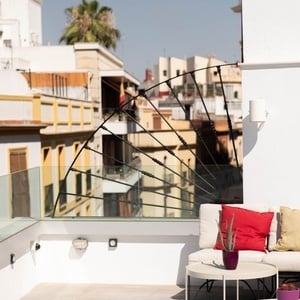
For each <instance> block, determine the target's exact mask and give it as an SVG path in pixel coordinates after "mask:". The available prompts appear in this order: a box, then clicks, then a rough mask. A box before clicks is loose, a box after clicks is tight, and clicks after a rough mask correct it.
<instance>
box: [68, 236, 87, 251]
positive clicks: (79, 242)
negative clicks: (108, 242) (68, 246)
mask: <svg viewBox="0 0 300 300" xmlns="http://www.w3.org/2000/svg"><path fill="white" fill-rule="evenodd" d="M72 245H73V247H74V248H75V249H78V250H85V249H86V248H87V246H88V240H87V239H85V238H81V237H79V238H76V239H74V240H73V241H72Z"/></svg>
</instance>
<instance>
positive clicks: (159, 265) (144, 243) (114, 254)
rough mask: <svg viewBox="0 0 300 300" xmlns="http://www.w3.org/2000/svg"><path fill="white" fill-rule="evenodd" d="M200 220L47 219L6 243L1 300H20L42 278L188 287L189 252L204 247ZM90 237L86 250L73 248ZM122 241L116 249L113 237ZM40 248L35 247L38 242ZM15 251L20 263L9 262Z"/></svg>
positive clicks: (1, 248) (0, 246)
mask: <svg viewBox="0 0 300 300" xmlns="http://www.w3.org/2000/svg"><path fill="white" fill-rule="evenodd" d="M198 234H199V221H198V220H194V221H189V222H182V221H180V222H176V221H174V222H143V226H137V223H136V222H122V221H121V222H99V221H92V220H91V221H90V222H87V221H70V220H68V221H65V222H64V221H58V220H56V221H53V220H49V221H41V222H39V223H37V224H35V225H33V226H31V227H30V228H28V229H26V230H24V231H22V232H19V233H18V234H16V235H15V236H14V237H12V238H10V239H8V240H6V241H2V242H1V243H0V253H1V256H0V282H1V299H9V300H19V299H20V298H21V297H22V296H23V295H24V294H26V293H28V292H29V290H30V289H31V288H32V287H34V286H35V285H37V284H38V283H41V282H49V283H50V282H52V283H54V282H55V283H99V284H131V285H142V284H147V285H149V284H150V285H151V284H153V285H175V284H180V285H184V280H185V266H186V264H187V262H188V254H189V253H192V252H194V251H196V250H198V249H199V246H198ZM79 236H80V237H84V238H86V239H87V240H88V247H87V249H86V250H85V251H81V250H76V249H74V248H73V247H72V240H73V239H74V238H78V237H79ZM110 237H114V238H117V239H118V246H117V248H115V249H111V248H109V247H108V239H109V238H110ZM35 241H37V242H39V243H40V245H41V248H40V250H38V251H34V249H33V247H32V245H33V242H35ZM10 253H14V254H15V256H16V263H15V264H14V265H13V266H11V265H10V264H9V259H10Z"/></svg>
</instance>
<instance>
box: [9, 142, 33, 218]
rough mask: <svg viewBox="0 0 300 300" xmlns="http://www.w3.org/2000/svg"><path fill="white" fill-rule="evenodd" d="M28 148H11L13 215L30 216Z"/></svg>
mask: <svg viewBox="0 0 300 300" xmlns="http://www.w3.org/2000/svg"><path fill="white" fill-rule="evenodd" d="M26 156H27V151H26V148H21V149H11V150H10V151H9V163H10V172H11V186H12V196H11V197H12V198H11V201H12V203H11V206H12V217H13V218H14V217H30V193H29V178H28V170H27V159H26Z"/></svg>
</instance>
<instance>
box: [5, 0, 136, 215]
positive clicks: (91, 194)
mask: <svg viewBox="0 0 300 300" xmlns="http://www.w3.org/2000/svg"><path fill="white" fill-rule="evenodd" d="M12 4H16V3H14V1H1V9H0V13H1V20H0V21H1V22H0V30H1V32H2V34H1V36H0V46H1V55H0V62H1V73H2V74H3V75H2V77H3V81H2V86H1V88H2V91H1V93H0V94H1V107H2V111H1V113H2V116H3V117H2V118H1V122H2V127H5V132H7V134H6V138H5V136H4V135H3V136H2V144H1V147H2V148H3V147H5V149H7V150H6V152H7V159H6V161H7V164H5V165H2V166H1V174H10V173H12V172H17V171H23V173H26V174H27V173H30V170H29V169H31V168H36V172H38V173H39V172H41V182H40V185H36V186H35V187H31V186H29V184H28V180H27V181H26V179H24V182H25V183H24V190H22V191H20V192H19V195H21V196H18V197H15V196H14V195H10V196H8V197H7V201H6V202H7V203H5V204H3V205H4V206H5V207H11V206H12V207H14V204H12V203H14V200H13V199H17V198H18V199H20V197H23V198H26V201H25V202H24V203H27V204H25V206H26V207H25V208H24V209H22V210H23V211H26V213H25V212H18V213H12V212H11V209H9V210H7V209H6V210H5V211H10V213H8V214H10V215H11V216H39V215H41V216H49V215H51V214H52V213H53V209H55V214H56V215H57V216H81V215H83V216H104V215H106V214H107V215H109V216H111V215H122V214H125V213H123V212H122V211H126V213H127V214H130V204H128V201H127V200H126V203H127V204H126V209H124V207H123V206H124V205H123V204H120V203H124V201H123V202H122V201H120V199H123V198H124V197H125V198H126V199H127V198H128V199H129V198H130V188H128V189H125V190H124V189H123V188H122V186H120V185H119V186H118V187H117V188H116V187H115V186H114V188H113V189H112V187H111V184H110V182H106V180H105V178H106V177H105V174H107V173H109V172H108V170H111V169H114V168H115V169H116V170H117V167H119V165H120V164H122V163H124V162H126V163H129V162H131V161H132V160H133V159H132V157H131V155H130V153H127V152H126V151H127V149H126V148H125V147H123V146H122V145H121V144H120V143H119V142H118V141H117V140H116V139H115V137H113V135H111V134H109V133H108V132H106V133H105V134H103V130H99V126H100V124H102V123H103V122H104V120H105V117H106V116H107V114H112V113H114V112H115V111H116V112H117V114H119V112H118V111H119V107H120V103H119V99H120V86H121V85H124V86H125V89H124V93H125V95H124V96H125V100H126V98H127V97H129V96H127V95H128V93H129V95H131V94H132V93H134V92H135V90H136V86H137V85H138V84H139V82H138V80H137V79H135V78H134V77H133V76H131V75H130V74H129V73H128V72H126V71H125V70H124V68H123V62H122V61H121V60H120V59H119V58H117V57H116V56H115V55H113V54H112V53H110V52H109V51H108V50H107V49H105V48H103V47H101V46H99V45H98V44H76V45H74V46H40V44H41V40H42V39H41V1H35V0H24V1H18V6H17V5H16V6H17V9H16V10H15V11H14V12H13V15H12V12H11V11H12V8H13V7H12ZM33 15H34V16H35V18H34V17H33ZM12 16H13V17H14V19H16V20H17V21H15V23H16V24H19V25H20V28H19V29H20V30H19V31H15V30H13V29H12V28H15V27H14V24H15V23H12V22H11V20H10V18H11V17H12ZM33 19H34V20H35V21H32V20H33ZM21 28H22V30H21ZM17 29H18V28H17ZM33 32H35V33H38V34H37V35H36V36H35V38H36V40H30V42H29V38H32V39H33V34H32V33H33ZM8 41H9V42H8ZM26 41H27V42H26ZM9 74H13V76H14V77H13V78H12V77H11V76H9ZM12 82H13V83H14V84H11V83H12ZM8 87H10V89H8ZM21 87H22V88H21ZM4 89H5V90H4ZM117 121H118V122H111V121H107V122H106V126H107V128H109V126H117V127H118V130H119V131H117V132H118V135H121V136H123V138H125V139H126V135H127V133H128V131H132V130H134V126H131V127H130V126H127V121H126V119H124V120H123V119H119V118H117ZM116 123H118V124H116ZM7 124H9V125H10V126H8V125H7ZM18 124H19V125H20V124H21V125H22V126H19V125H18ZM110 124H112V125H110ZM25 125H26V126H25ZM25 129H26V134H27V135H28V134H30V138H27V137H26V138H22V136H21V137H19V136H20V134H23V136H24V134H25ZM3 130H4V129H2V131H3ZM12 135H15V139H14V141H15V140H18V139H19V140H21V143H19V144H14V143H11V142H10V141H11V140H12ZM8 136H9V138H8ZM31 140H32V142H31V143H29V141H31ZM20 149H21V150H22V151H20ZM113 149H114V150H113ZM113 151H114V152H115V153H117V154H118V153H125V154H124V156H121V157H118V159H119V160H114V161H109V160H108V159H107V157H108V156H109V155H111V153H112V152H113ZM105 152H106V153H105ZM16 155H17V156H18V161H19V160H20V159H22V160H21V163H20V166H19V167H18V166H15V165H16V164H15V163H14V161H15V160H16V159H15V157H16ZM119 156H120V155H119ZM117 161H118V163H117ZM116 165H117V166H116ZM39 168H40V170H39ZM123 175H124V174H123ZM131 175H132V172H131ZM26 176H28V175H26ZM26 176H23V177H26ZM19 177H20V176H19ZM19 177H18V178H19ZM122 180H125V181H126V180H129V179H128V178H127V177H124V176H123V178H122ZM130 180H131V181H132V180H138V179H137V177H136V176H133V178H132V176H131V177H130ZM31 189H35V190H38V191H37V192H39V193H40V194H41V203H40V207H37V208H36V207H35V208H33V207H34V206H33V205H30V193H31ZM112 191H113V192H114V197H115V199H114V201H111V197H110V194H111V193H112ZM124 195H125V196H124ZM31 198H32V197H31ZM38 198H40V197H38ZM11 199H12V200H11ZM36 199H37V198H36ZM10 202H12V203H10ZM112 202H113V203H115V205H111V203H112ZM111 206H112V207H111ZM33 214H34V215H33Z"/></svg>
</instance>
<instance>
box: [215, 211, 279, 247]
mask: <svg viewBox="0 0 300 300" xmlns="http://www.w3.org/2000/svg"><path fill="white" fill-rule="evenodd" d="M232 215H234V220H233V231H237V237H236V243H235V250H257V251H265V250H266V237H267V236H268V234H269V232H270V227H271V222H272V219H273V216H274V212H257V211H254V210H249V209H245V208H240V207H232V206H229V205H222V212H221V220H220V222H221V223H220V224H221V231H222V234H223V237H224V239H226V235H225V230H226V224H230V220H231V218H232ZM215 249H222V247H221V242H220V240H219V237H218V240H217V242H216V245H215Z"/></svg>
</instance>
